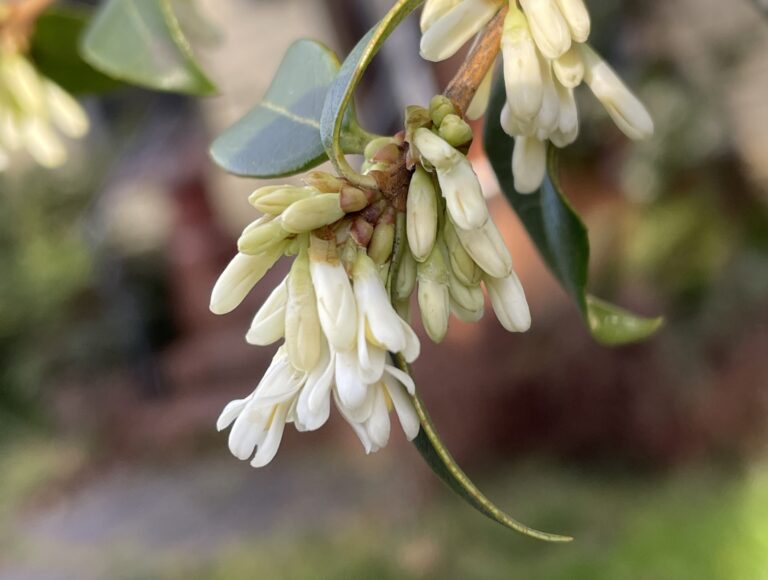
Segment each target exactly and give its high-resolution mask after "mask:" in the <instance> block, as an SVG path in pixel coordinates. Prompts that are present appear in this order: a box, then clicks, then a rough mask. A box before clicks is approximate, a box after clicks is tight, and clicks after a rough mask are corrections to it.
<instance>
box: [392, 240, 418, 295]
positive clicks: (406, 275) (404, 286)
mask: <svg viewBox="0 0 768 580" xmlns="http://www.w3.org/2000/svg"><path fill="white" fill-rule="evenodd" d="M415 287H416V260H414V259H413V256H412V255H411V252H409V251H408V249H407V248H406V250H405V251H404V252H403V258H402V260H401V261H400V268H399V269H398V270H397V279H396V280H395V297H396V298H397V299H398V300H405V301H407V300H408V298H410V296H411V294H413V289H414V288H415Z"/></svg>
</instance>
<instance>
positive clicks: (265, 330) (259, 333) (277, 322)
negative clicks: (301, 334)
mask: <svg viewBox="0 0 768 580" xmlns="http://www.w3.org/2000/svg"><path fill="white" fill-rule="evenodd" d="M287 305H288V278H287V277H286V278H285V279H283V281H282V282H280V284H278V285H277V287H276V288H275V289H274V290H273V291H272V293H271V294H270V295H269V297H268V298H267V299H266V300H265V301H264V304H263V305H262V306H261V308H259V311H258V312H257V313H256V316H254V317H253V321H252V322H251V327H250V328H249V329H248V333H247V334H246V335H245V341H246V342H247V343H248V344H252V345H255V346H269V345H270V344H273V343H275V342H277V341H278V340H280V339H281V338H283V336H284V335H285V310H286V306H287Z"/></svg>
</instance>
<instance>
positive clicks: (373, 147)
mask: <svg viewBox="0 0 768 580" xmlns="http://www.w3.org/2000/svg"><path fill="white" fill-rule="evenodd" d="M392 142H393V140H392V137H377V138H376V139H372V140H371V141H369V142H368V144H367V145H366V146H365V151H364V152H363V157H365V159H367V160H371V159H373V157H374V155H376V153H378V152H379V149H381V148H382V147H385V146H387V145H389V144H390V143H392ZM336 191H338V189H337V190H336Z"/></svg>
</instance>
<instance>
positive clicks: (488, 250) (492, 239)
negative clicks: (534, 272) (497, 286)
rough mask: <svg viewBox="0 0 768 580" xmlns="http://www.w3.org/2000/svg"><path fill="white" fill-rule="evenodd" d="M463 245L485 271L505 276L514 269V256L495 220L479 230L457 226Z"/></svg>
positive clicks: (493, 274) (497, 275)
mask: <svg viewBox="0 0 768 580" xmlns="http://www.w3.org/2000/svg"><path fill="white" fill-rule="evenodd" d="M456 234H457V236H458V237H459V240H460V241H461V245H462V246H464V249H465V250H466V251H467V253H468V254H469V255H470V256H472V259H473V260H474V261H475V262H476V263H477V265H478V266H480V268H482V269H483V271H484V272H486V273H488V274H489V275H491V276H496V277H499V278H503V277H504V276H507V275H508V274H509V273H510V272H511V271H512V256H510V255H509V250H507V246H506V245H504V239H503V238H502V237H501V234H500V233H499V230H498V228H497V227H496V224H494V223H493V220H488V222H487V223H486V224H485V225H484V226H483V227H482V228H480V229H479V230H463V229H461V228H459V227H457V228H456Z"/></svg>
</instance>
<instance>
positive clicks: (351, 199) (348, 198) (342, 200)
mask: <svg viewBox="0 0 768 580" xmlns="http://www.w3.org/2000/svg"><path fill="white" fill-rule="evenodd" d="M339 194H340V197H339V204H340V205H341V209H342V210H344V212H346V213H352V212H355V211H360V210H361V209H364V208H365V207H366V206H367V205H368V196H367V195H366V193H365V192H364V191H363V190H362V189H358V188H357V187H354V186H352V185H345V186H343V187H342V188H341V191H339Z"/></svg>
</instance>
